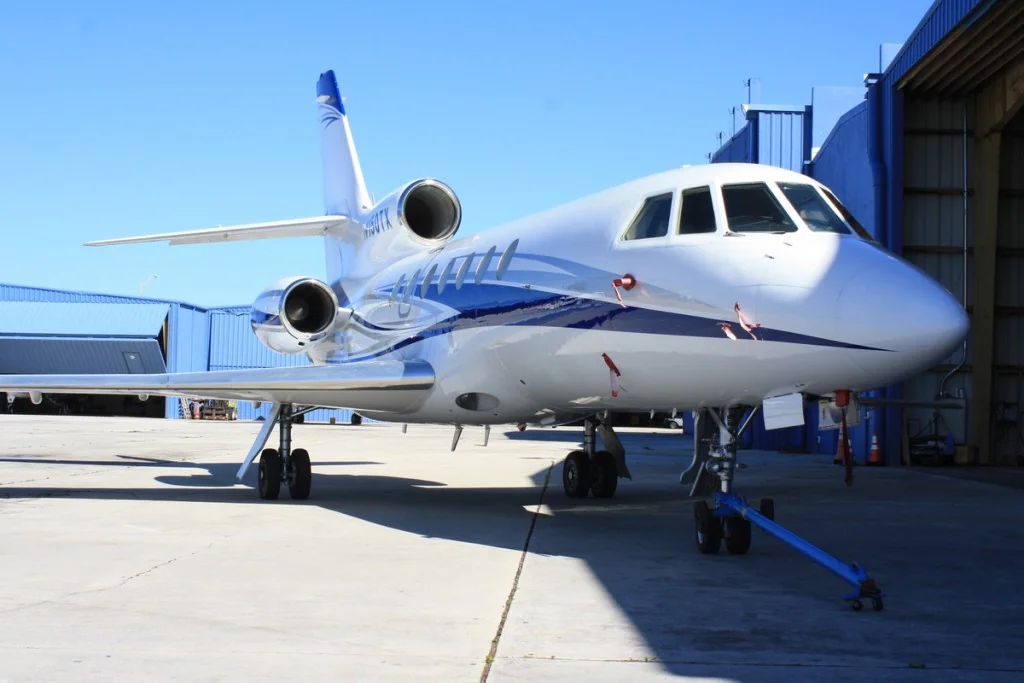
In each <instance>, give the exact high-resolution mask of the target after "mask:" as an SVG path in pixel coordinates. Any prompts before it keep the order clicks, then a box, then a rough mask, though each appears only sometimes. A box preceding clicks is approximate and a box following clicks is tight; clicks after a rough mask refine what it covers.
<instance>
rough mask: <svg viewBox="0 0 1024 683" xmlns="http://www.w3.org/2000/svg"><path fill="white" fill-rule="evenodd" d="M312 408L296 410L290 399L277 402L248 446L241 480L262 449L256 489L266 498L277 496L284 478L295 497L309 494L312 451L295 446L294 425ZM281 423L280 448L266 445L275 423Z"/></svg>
mask: <svg viewBox="0 0 1024 683" xmlns="http://www.w3.org/2000/svg"><path fill="white" fill-rule="evenodd" d="M310 410H313V408H305V409H302V410H295V408H294V406H292V405H291V404H290V403H285V404H282V405H275V406H274V408H273V410H271V412H270V415H269V416H268V417H267V419H266V421H265V422H264V423H263V428H262V429H261V430H260V433H259V435H257V437H256V441H255V443H253V445H252V448H251V449H250V450H249V455H248V456H246V458H245V462H243V463H242V466H241V467H240V468H239V470H238V474H237V475H236V477H237V479H238V480H239V481H241V480H242V477H244V476H245V472H246V470H247V469H248V468H249V465H251V464H252V461H253V460H254V459H255V457H256V453H257V452H260V449H262V452H260V464H259V475H258V480H257V484H258V485H257V489H258V490H259V494H260V498H262V499H263V500H277V498H278V496H279V495H280V493H281V484H282V482H283V483H285V484H287V485H288V493H289V494H290V495H291V497H292V499H293V500H306V499H307V498H309V493H310V488H311V485H312V469H311V466H310V461H309V453H308V452H307V451H306V449H304V448H296V449H294V450H292V425H293V424H294V423H295V422H297V421H301V420H300V418H301V417H302V416H303V415H305V414H306V413H307V412H309V411H310ZM275 424H276V425H277V427H278V433H279V436H280V447H279V448H263V446H265V445H266V443H267V440H268V439H269V437H270V430H271V429H273V428H274V425H275Z"/></svg>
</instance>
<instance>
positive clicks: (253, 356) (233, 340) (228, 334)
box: [209, 308, 310, 370]
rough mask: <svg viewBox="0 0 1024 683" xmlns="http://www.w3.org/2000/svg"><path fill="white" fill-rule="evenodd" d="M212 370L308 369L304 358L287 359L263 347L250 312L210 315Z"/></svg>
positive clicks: (229, 310)
mask: <svg viewBox="0 0 1024 683" xmlns="http://www.w3.org/2000/svg"><path fill="white" fill-rule="evenodd" d="M209 357H210V368H211V369H213V368H217V369H222V370H236V369H239V368H281V367H296V366H300V365H309V364H310V362H309V359H308V358H306V356H305V354H296V355H287V354H283V353H277V352H275V351H272V350H270V349H269V348H267V347H266V346H264V345H263V344H261V343H260V341H259V340H258V339H257V338H256V335H255V334H253V331H252V327H251V326H250V324H249V309H248V308H246V309H244V311H243V310H240V309H227V310H218V311H211V312H210V354H209Z"/></svg>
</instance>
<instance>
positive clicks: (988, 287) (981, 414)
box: [970, 131, 1000, 465]
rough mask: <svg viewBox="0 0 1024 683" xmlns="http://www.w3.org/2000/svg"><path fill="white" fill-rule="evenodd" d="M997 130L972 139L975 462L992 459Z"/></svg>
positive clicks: (973, 415) (972, 440)
mask: <svg viewBox="0 0 1024 683" xmlns="http://www.w3.org/2000/svg"><path fill="white" fill-rule="evenodd" d="M999 143H1000V140H999V131H995V132H991V133H989V134H988V135H985V136H984V137H981V138H978V139H977V140H976V141H975V143H974V165H975V171H974V177H975V178H977V180H978V192H977V194H976V195H975V197H974V306H973V307H972V308H973V313H974V315H973V316H972V318H973V319H972V320H971V341H970V343H971V348H972V354H973V358H974V363H973V365H974V372H973V373H972V375H971V384H972V387H971V399H972V404H973V405H972V406H971V411H970V414H971V418H972V419H971V435H970V441H971V443H972V444H973V445H974V446H975V447H976V448H977V452H978V458H979V463H980V464H982V465H991V464H994V459H993V458H992V450H991V448H992V434H991V431H990V420H989V417H990V416H991V414H992V363H993V360H994V353H995V347H994V339H995V301H996V246H997V244H996V236H997V232H998V231H997V228H998V223H999Z"/></svg>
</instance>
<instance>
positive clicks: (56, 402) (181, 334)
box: [0, 284, 352, 423]
mask: <svg viewBox="0 0 1024 683" xmlns="http://www.w3.org/2000/svg"><path fill="white" fill-rule="evenodd" d="M308 364H309V360H308V359H307V358H306V357H305V356H288V355H284V354H280V353H275V352H274V351H271V350H270V349H268V348H266V347H265V346H263V345H262V344H260V343H259V341H258V340H257V339H256V337H255V335H253V333H252V330H251V328H250V327H249V307H248V306H236V307H227V308H211V309H205V308H200V307H198V306H193V305H191V304H186V303H181V302H178V301H164V300H160V299H145V298H136V297H127V296H112V295H108V294H93V293H88V292H69V291H62V290H56V289H43V288H38V287H20V286H17V285H5V284H0V374H8V373H9V374H25V373H33V374H34V373H104V374H106V373H148V372H199V371H205V370H232V369H238V368H267V367H283V366H295V365H308ZM186 405H187V403H185V402H182V401H179V400H177V399H171V398H168V399H165V398H163V397H151V398H150V399H149V400H148V401H145V402H142V401H139V399H138V398H136V397H120V396H116V397H115V396H110V397H107V396H47V397H45V399H44V403H43V404H41V405H39V406H32V405H31V404H30V403H29V401H28V400H27V399H18V401H17V403H16V405H15V406H14V409H15V410H18V411H19V412H32V411H37V412H57V411H59V412H64V411H65V410H66V411H67V412H69V413H75V412H79V413H82V414H88V415H145V416H149V417H159V416H160V415H164V416H166V417H169V418H181V417H184V416H185V411H186V410H187V408H186V407H185V406H186ZM237 410H238V414H237V416H238V419H242V420H253V419H257V418H258V417H266V416H267V415H268V414H269V412H270V407H269V406H261V407H260V408H258V409H257V408H254V407H253V404H251V403H249V402H246V401H240V402H238V405H237ZM331 418H333V419H334V420H335V421H336V422H346V423H347V422H351V421H352V413H351V411H348V410H325V409H320V410H314V411H312V412H310V413H307V415H306V416H305V419H306V420H307V421H310V422H328V421H330V420H331Z"/></svg>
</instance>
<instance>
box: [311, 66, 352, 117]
mask: <svg viewBox="0 0 1024 683" xmlns="http://www.w3.org/2000/svg"><path fill="white" fill-rule="evenodd" d="M316 100H317V102H320V103H323V104H329V105H331V106H332V107H335V108H336V109H337V110H338V111H340V112H341V113H342V114H344V113H345V105H344V104H343V103H342V101H341V94H340V93H339V92H338V81H337V79H336V78H335V77H334V72H333V71H325V72H323V73H322V74H320V80H319V81H317V83H316Z"/></svg>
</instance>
